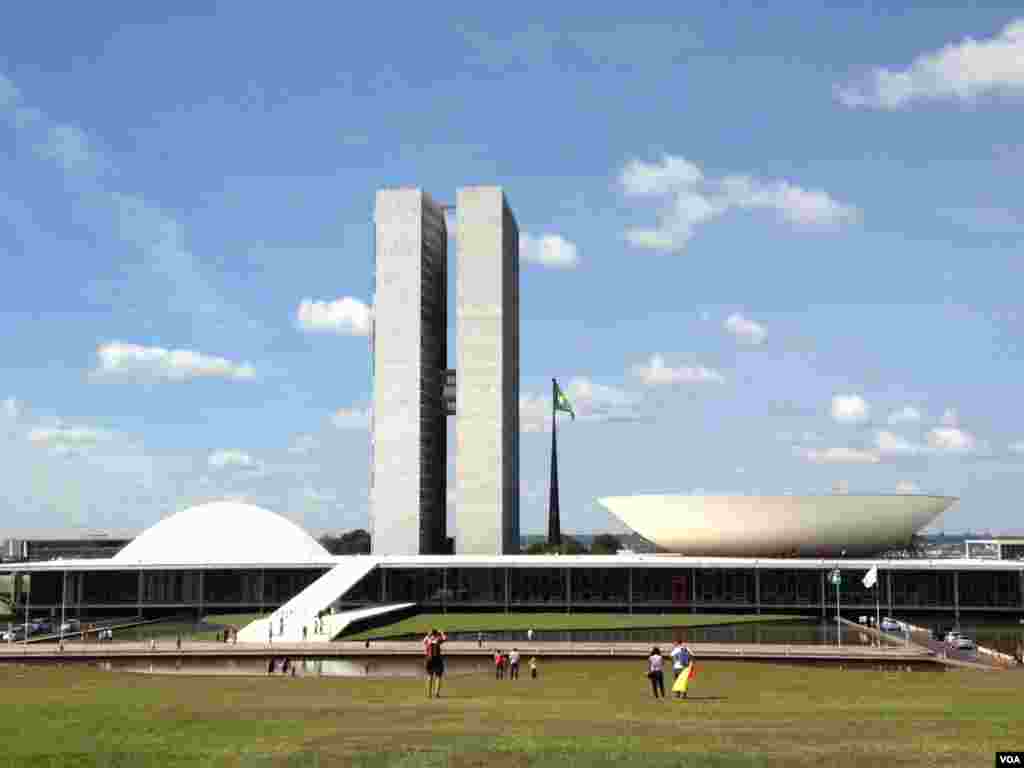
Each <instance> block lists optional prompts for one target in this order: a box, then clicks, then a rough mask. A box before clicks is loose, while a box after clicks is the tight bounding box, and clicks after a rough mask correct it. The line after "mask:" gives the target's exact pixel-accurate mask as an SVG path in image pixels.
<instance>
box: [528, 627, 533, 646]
mask: <svg viewBox="0 0 1024 768" xmlns="http://www.w3.org/2000/svg"><path fill="white" fill-rule="evenodd" d="M526 639H527V640H529V641H530V642H531V643H532V642H533V627H531V628H530V629H528V630H526Z"/></svg>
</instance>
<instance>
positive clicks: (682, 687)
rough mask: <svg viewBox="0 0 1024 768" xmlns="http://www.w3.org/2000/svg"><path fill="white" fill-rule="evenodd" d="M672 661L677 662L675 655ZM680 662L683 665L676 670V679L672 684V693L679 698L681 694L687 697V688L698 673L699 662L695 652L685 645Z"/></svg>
mask: <svg viewBox="0 0 1024 768" xmlns="http://www.w3.org/2000/svg"><path fill="white" fill-rule="evenodd" d="M672 661H673V663H674V662H675V657H673V659H672ZM680 662H681V663H682V665H683V667H682V669H680V670H678V671H677V672H676V680H675V682H674V683H673V684H672V693H674V694H675V696H676V698H677V699H678V698H679V696H680V695H682V697H683V698H684V699H685V698H686V689H687V688H688V687H689V685H690V681H691V680H692V679H693V676H694V675H696V674H697V662H696V661H695V660H694V658H693V654H692V653H690V649H689V648H687V647H686V646H685V645H684V646H682V653H681V654H680Z"/></svg>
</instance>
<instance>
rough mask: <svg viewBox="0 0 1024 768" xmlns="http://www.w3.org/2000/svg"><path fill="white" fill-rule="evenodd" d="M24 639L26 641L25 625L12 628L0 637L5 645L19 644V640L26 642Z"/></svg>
mask: <svg viewBox="0 0 1024 768" xmlns="http://www.w3.org/2000/svg"><path fill="white" fill-rule="evenodd" d="M24 639H25V625H24V624H15V625H14V626H13V627H11V629H9V630H7V631H6V632H4V633H3V635H0V640H3V641H4V642H5V643H11V642H17V641H19V640H24Z"/></svg>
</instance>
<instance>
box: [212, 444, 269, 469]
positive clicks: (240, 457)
mask: <svg viewBox="0 0 1024 768" xmlns="http://www.w3.org/2000/svg"><path fill="white" fill-rule="evenodd" d="M207 464H209V466H210V467H211V468H212V469H256V468H258V467H259V466H260V464H259V462H258V461H256V459H254V458H253V457H252V456H250V455H249V454H248V453H246V452H245V451H238V450H233V449H228V450H222V451H214V452H213V453H211V454H210V457H209V458H208V459H207Z"/></svg>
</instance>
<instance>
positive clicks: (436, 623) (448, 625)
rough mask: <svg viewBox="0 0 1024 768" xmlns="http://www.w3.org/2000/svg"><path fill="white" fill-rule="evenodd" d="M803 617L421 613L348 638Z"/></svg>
mask: <svg viewBox="0 0 1024 768" xmlns="http://www.w3.org/2000/svg"><path fill="white" fill-rule="evenodd" d="M800 619H801V617H800V616H769V615H760V616H754V615H750V616H746V615H744V616H738V615H732V614H715V613H672V614H666V615H660V614H639V613H638V614H628V613H421V614H419V615H418V616H411V617H409V618H408V619H404V620H402V621H398V622H395V623H394V624H388V625H387V626H384V627H378V628H377V629H372V630H367V631H366V632H360V633H358V634H355V635H352V636H350V637H346V638H345V639H346V640H349V639H352V640H364V639H366V638H368V637H370V638H385V637H394V636H395V635H406V634H419V633H421V632H423V633H426V632H429V631H430V630H431V628H432V627H437V628H439V629H443V630H444V631H445V632H498V631H503V630H521V631H524V632H525V631H526V630H528V629H530V628H533V629H543V630H571V629H634V628H639V627H710V626H717V625H720V624H749V623H752V622H770V621H794V620H797V621H798V620H800Z"/></svg>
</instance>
